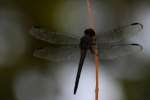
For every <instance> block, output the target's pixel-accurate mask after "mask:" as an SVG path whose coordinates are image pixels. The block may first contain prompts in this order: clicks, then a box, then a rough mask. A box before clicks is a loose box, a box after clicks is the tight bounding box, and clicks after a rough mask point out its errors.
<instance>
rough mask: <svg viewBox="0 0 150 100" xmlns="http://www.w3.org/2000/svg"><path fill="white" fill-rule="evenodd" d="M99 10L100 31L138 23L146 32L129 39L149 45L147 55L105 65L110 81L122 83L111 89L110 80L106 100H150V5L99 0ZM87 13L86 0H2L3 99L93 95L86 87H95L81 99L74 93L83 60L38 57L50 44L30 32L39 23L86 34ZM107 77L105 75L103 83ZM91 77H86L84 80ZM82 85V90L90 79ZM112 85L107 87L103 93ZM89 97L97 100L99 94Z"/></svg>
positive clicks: (0, 84)
mask: <svg viewBox="0 0 150 100" xmlns="http://www.w3.org/2000/svg"><path fill="white" fill-rule="evenodd" d="M93 6H94V15H95V18H96V31H97V32H101V31H107V30H109V29H112V28H114V27H116V26H118V25H122V24H126V23H127V24H128V23H131V22H135V21H137V22H140V23H142V24H143V25H144V30H143V31H142V32H140V33H138V34H137V35H135V36H133V38H131V37H129V40H131V41H135V42H138V43H140V44H142V45H143V47H144V51H143V52H142V54H141V55H138V57H133V58H131V59H132V60H130V59H129V58H126V59H121V60H120V59H119V60H115V61H110V62H107V64H104V65H103V66H102V69H104V70H105V71H106V72H107V73H109V74H110V76H111V77H110V76H109V77H110V80H112V81H115V82H116V83H115V82H114V83H112V84H115V85H112V86H111V81H108V82H110V86H108V88H110V89H112V91H111V92H109V89H108V90H107V91H103V90H102V92H106V93H102V95H101V96H102V99H101V100H103V99H105V100H108V99H109V100H150V95H149V93H150V74H149V73H150V63H149V58H150V52H149V51H150V40H149V36H150V35H149V32H150V30H149V25H150V19H149V18H150V12H149V11H150V1H149V0H93ZM87 15H88V14H87V5H86V0H0V55H1V57H0V100H60V99H61V100H62V99H87V98H86V97H88V95H89V93H91V92H89V93H87V92H88V90H87V91H81V89H85V88H86V87H89V86H90V85H85V87H84V88H81V89H80V90H79V91H78V92H79V93H78V95H77V96H74V95H73V91H72V90H73V89H72V88H73V85H74V79H75V74H76V69H77V64H76V63H78V61H75V62H76V63H75V62H74V63H73V64H72V63H71V62H63V63H62V62H61V63H56V62H51V61H47V60H43V59H38V58H36V57H33V56H32V54H33V51H34V50H35V49H36V48H38V47H40V46H46V45H48V44H47V43H45V42H43V41H39V40H36V39H34V38H33V37H32V36H31V35H30V34H29V31H30V28H31V27H32V26H33V25H40V26H42V27H45V28H47V29H48V30H50V31H57V32H63V33H66V34H69V33H71V34H75V35H77V36H82V32H83V31H84V29H85V28H87V27H88V21H87V20H88V18H87ZM76 33H78V34H76ZM85 65H87V66H89V65H88V63H86V64H85ZM66 66H67V67H66ZM70 67H71V69H70ZM72 68H73V69H72ZM89 69H90V68H89ZM84 70H85V69H84ZM89 71H90V70H87V73H86V71H85V72H83V74H88V72H89ZM102 73H103V72H102ZM61 76H62V77H61ZM89 76H90V75H89ZM103 76H104V77H105V74H104V75H102V76H101V77H102V79H103ZM106 76H107V75H106ZM85 77H86V75H85ZM85 77H84V75H83V77H82V78H81V80H82V79H84V78H85ZM87 77H88V75H87ZM86 79H88V78H86ZM86 79H85V80H86ZM108 79H109V78H108ZM67 83H68V84H69V85H68V84H67ZM82 83H83V85H81V87H82V86H84V84H87V81H86V82H84V81H81V84H82ZM89 83H90V82H89ZM62 84H63V85H62ZM91 84H93V83H91ZM102 84H105V82H104V83H102ZM69 86H70V87H69ZM104 86H105V85H104ZM106 87H107V85H106ZM106 87H103V85H102V89H104V90H105V88H106ZM115 87H117V88H115ZM67 88H70V89H67ZM118 88H119V90H118ZM92 89H93V88H92ZM67 90H68V91H67ZM120 90H121V92H116V91H120ZM63 91H65V92H63ZM66 91H67V92H66ZM91 91H92V90H91ZM68 92H69V93H70V94H67V93H68ZM81 92H82V93H81ZM113 92H115V94H113ZM80 93H81V95H80ZM92 93H93V94H94V90H93V92H92ZM100 93H101V91H100ZM103 94H104V97H103ZM111 94H112V95H111ZM114 95H116V96H118V97H116V98H117V99H115V97H113V96H114ZM120 95H121V96H120ZM105 96H106V97H105ZM111 96H112V97H111ZM107 97H109V98H107ZM88 99H89V100H91V99H94V98H93V95H92V96H91V97H89V98H88Z"/></svg>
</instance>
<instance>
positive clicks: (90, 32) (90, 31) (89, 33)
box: [84, 28, 95, 37]
mask: <svg viewBox="0 0 150 100" xmlns="http://www.w3.org/2000/svg"><path fill="white" fill-rule="evenodd" d="M84 34H85V36H89V37H94V36H95V31H94V29H92V28H88V29H86V30H85V31H84Z"/></svg>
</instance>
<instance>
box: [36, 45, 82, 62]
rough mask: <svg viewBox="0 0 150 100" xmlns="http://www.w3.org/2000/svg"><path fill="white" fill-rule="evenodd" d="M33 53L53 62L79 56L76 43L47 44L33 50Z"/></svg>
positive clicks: (72, 59)
mask: <svg viewBox="0 0 150 100" xmlns="http://www.w3.org/2000/svg"><path fill="white" fill-rule="evenodd" d="M33 55H34V56H35V57H38V58H41V59H46V60H50V61H54V62H59V61H74V60H78V59H79V58H80V49H79V46H78V45H49V46H47V47H44V48H40V49H37V50H35V52H34V53H33Z"/></svg>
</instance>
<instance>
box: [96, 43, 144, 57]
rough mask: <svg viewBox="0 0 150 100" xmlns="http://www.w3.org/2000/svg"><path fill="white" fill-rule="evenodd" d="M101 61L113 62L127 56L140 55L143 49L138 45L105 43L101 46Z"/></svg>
mask: <svg viewBox="0 0 150 100" xmlns="http://www.w3.org/2000/svg"><path fill="white" fill-rule="evenodd" d="M98 49H99V53H100V59H103V60H108V59H109V60H112V59H116V58H120V57H123V56H127V55H134V54H137V53H140V52H141V51H142V50H143V47H142V46H141V45H140V44H137V43H131V44H123V43H122V44H121V43H105V44H101V45H99V48H98Z"/></svg>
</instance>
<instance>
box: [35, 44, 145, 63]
mask: <svg viewBox="0 0 150 100" xmlns="http://www.w3.org/2000/svg"><path fill="white" fill-rule="evenodd" d="M98 49H99V53H100V59H103V60H110V59H115V58H119V57H122V56H126V55H130V54H135V53H139V52H140V51H141V50H142V46H141V45H139V44H134V43H132V44H120V43H115V44H114V43H113V44H112V43H104V44H103V43H101V44H98ZM34 56H35V57H38V58H41V59H47V60H50V61H55V62H57V61H73V60H79V58H80V49H79V47H78V45H49V46H47V47H44V48H40V49H37V50H35V52H34Z"/></svg>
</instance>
